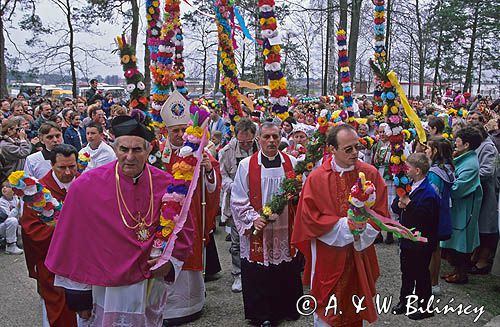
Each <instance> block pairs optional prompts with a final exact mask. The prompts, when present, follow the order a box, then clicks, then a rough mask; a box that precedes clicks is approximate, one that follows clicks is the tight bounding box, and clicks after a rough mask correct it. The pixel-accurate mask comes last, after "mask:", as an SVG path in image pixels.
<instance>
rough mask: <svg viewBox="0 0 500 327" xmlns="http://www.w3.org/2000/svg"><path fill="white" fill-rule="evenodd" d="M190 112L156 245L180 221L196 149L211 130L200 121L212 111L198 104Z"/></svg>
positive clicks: (160, 245)
mask: <svg viewBox="0 0 500 327" xmlns="http://www.w3.org/2000/svg"><path fill="white" fill-rule="evenodd" d="M190 114H191V120H192V125H190V126H189V127H188V128H187V129H186V132H185V133H184V136H183V139H184V145H183V147H182V148H181V149H180V150H179V156H180V157H182V159H181V160H180V161H179V162H177V163H175V164H174V165H173V167H172V176H173V180H172V181H171V183H170V186H169V187H168V188H167V192H166V193H165V195H164V196H163V198H162V216H161V217H160V225H159V226H158V227H157V230H156V233H155V237H156V240H155V243H154V245H153V246H154V247H155V248H157V249H162V248H164V247H165V246H166V245H167V243H168V241H169V237H170V235H171V233H172V232H173V231H174V227H175V226H176V225H177V223H178V220H179V216H180V215H181V211H182V208H183V207H184V202H185V200H186V197H187V196H188V190H189V188H190V184H191V181H192V180H193V176H194V173H195V168H196V165H197V163H198V161H199V160H200V158H198V157H196V152H197V151H198V149H199V148H200V143H201V141H202V138H203V135H204V133H208V131H206V130H204V129H203V128H202V127H201V125H202V124H203V122H204V121H206V120H207V118H208V116H209V113H208V112H207V111H205V110H202V109H200V108H199V107H198V106H197V105H191V107H190ZM201 178H203V176H202V177H201Z"/></svg>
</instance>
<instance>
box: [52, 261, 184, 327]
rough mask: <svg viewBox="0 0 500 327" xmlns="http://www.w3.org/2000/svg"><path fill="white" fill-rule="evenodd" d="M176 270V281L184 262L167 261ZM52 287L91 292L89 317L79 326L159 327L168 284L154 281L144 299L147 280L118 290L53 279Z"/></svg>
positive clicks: (60, 278)
mask: <svg viewBox="0 0 500 327" xmlns="http://www.w3.org/2000/svg"><path fill="white" fill-rule="evenodd" d="M170 261H171V262H172V265H173V269H174V270H175V279H177V277H178V276H179V272H180V271H181V269H182V265H183V262H182V261H179V260H177V259H175V258H174V257H172V258H171V260H170ZM54 285H55V286H60V287H63V288H66V289H72V290H90V289H91V290H92V298H93V302H94V303H93V309H92V317H91V318H90V319H89V320H87V321H84V323H83V324H82V326H89V327H101V326H103V327H104V326H106V327H107V326H123V327H127V326H130V327H132V326H144V327H156V326H161V325H162V322H163V309H164V306H165V303H166V301H167V283H166V282H165V281H164V280H162V279H154V284H153V287H152V288H151V294H150V296H149V298H148V297H147V289H148V280H144V281H141V282H138V283H135V284H132V285H127V286H120V287H103V286H96V285H86V284H81V283H78V282H75V281H72V280H71V279H68V278H65V277H61V276H58V275H56V276H55V280H54Z"/></svg>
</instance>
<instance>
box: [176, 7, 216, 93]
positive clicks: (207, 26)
mask: <svg viewBox="0 0 500 327" xmlns="http://www.w3.org/2000/svg"><path fill="white" fill-rule="evenodd" d="M201 8H203V9H205V10H208V7H201ZM183 21H184V25H185V26H186V27H187V28H189V30H190V33H189V34H186V40H187V41H188V42H189V43H190V44H193V45H195V50H194V52H195V54H193V53H192V54H191V56H190V59H191V62H194V63H195V64H196V65H197V66H198V67H199V68H200V73H201V76H202V80H203V86H202V93H203V94H204V93H205V92H206V90H207V72H208V70H209V68H211V67H213V66H214V65H215V59H216V49H217V48H216V46H217V44H218V43H217V29H216V26H215V24H214V21H213V20H211V19H210V18H207V17H205V16H202V15H199V14H198V13H188V14H185V15H184V17H183ZM186 58H187V57H186Z"/></svg>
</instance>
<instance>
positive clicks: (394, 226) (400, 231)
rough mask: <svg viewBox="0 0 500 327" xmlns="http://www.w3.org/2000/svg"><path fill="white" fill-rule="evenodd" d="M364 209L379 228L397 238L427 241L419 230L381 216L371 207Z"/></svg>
mask: <svg viewBox="0 0 500 327" xmlns="http://www.w3.org/2000/svg"><path fill="white" fill-rule="evenodd" d="M362 211H365V212H366V214H367V215H369V218H370V219H371V220H372V221H373V222H374V223H375V224H376V225H377V226H378V227H380V229H382V230H384V231H386V232H391V233H393V234H394V236H395V237H397V238H405V239H408V240H410V241H413V242H422V243H427V238H426V237H423V236H422V235H421V233H420V232H414V231H413V229H409V228H407V227H405V226H403V225H401V224H400V223H398V222H397V221H395V220H393V219H390V218H387V217H384V216H381V215H379V214H378V213H376V212H375V211H373V210H372V209H366V208H365V209H362Z"/></svg>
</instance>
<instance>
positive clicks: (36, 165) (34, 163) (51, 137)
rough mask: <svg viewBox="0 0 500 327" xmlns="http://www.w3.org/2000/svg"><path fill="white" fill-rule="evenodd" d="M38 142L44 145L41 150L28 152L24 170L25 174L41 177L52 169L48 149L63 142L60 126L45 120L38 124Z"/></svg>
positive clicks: (50, 149)
mask: <svg viewBox="0 0 500 327" xmlns="http://www.w3.org/2000/svg"><path fill="white" fill-rule="evenodd" d="M38 136H39V137H40V142H42V144H43V145H44V148H43V150H42V151H38V152H35V153H33V154H30V155H29V156H28V157H27V158H26V162H25V163H24V172H25V173H26V175H28V176H31V177H34V178H36V179H41V178H42V177H44V176H45V175H47V173H48V172H49V171H50V170H51V169H52V164H51V163H50V151H52V149H53V148H54V147H55V146H56V145H58V144H62V143H63V136H62V131H61V127H59V125H57V124H56V123H54V122H51V121H49V122H46V123H43V124H42V125H41V126H40V129H39V130H38Z"/></svg>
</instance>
